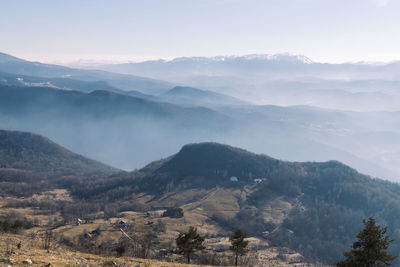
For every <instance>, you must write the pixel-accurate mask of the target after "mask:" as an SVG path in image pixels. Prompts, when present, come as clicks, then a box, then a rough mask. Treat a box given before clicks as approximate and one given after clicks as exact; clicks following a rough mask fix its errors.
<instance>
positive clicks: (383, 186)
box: [76, 143, 400, 263]
mask: <svg viewBox="0 0 400 267" xmlns="http://www.w3.org/2000/svg"><path fill="white" fill-rule="evenodd" d="M232 177H236V178H237V181H235V180H234V181H232V180H231V178H232ZM100 184H101V185H99V183H98V184H94V183H92V184H91V185H90V186H89V185H86V189H84V188H85V185H81V186H79V187H76V188H79V192H76V193H78V195H81V196H84V197H85V198H93V199H103V198H107V199H111V198H112V197H113V198H114V199H115V198H117V199H120V200H121V201H124V200H128V199H129V198H130V197H131V196H132V194H133V195H135V194H143V193H146V194H149V195H152V196H153V199H152V201H153V202H148V205H174V206H180V205H182V204H185V203H186V204H187V203H193V201H197V200H194V198H193V193H185V192H197V191H201V192H215V190H225V191H224V192H226V190H228V191H231V192H232V194H234V193H233V192H236V191H235V190H240V192H241V196H240V198H237V199H236V200H234V201H232V200H227V199H226V198H223V199H222V198H221V199H218V200H213V201H214V202H215V203H216V204H215V205H216V206H217V207H218V205H219V204H221V203H224V205H231V206H232V207H239V208H238V209H237V210H236V213H235V215H234V217H229V218H226V215H224V214H225V213H224V210H221V211H218V209H216V208H214V209H213V210H212V211H209V213H207V212H206V211H207V207H202V208H203V212H206V213H207V214H208V216H210V219H211V220H213V221H215V222H216V223H218V224H219V225H220V226H221V227H222V228H224V229H226V230H232V229H234V228H242V229H244V230H245V231H246V232H248V233H249V234H250V235H254V236H258V237H263V238H266V239H267V240H268V241H269V242H271V244H275V245H278V246H287V247H291V248H292V249H295V250H297V251H300V252H301V253H303V255H305V256H307V257H310V258H312V259H318V260H321V261H323V262H326V263H334V262H336V261H337V260H338V259H340V258H341V257H342V255H343V251H345V250H346V249H348V247H349V246H350V245H351V243H352V241H353V239H354V237H355V235H356V234H357V232H358V231H359V230H360V229H361V227H362V224H361V222H362V219H364V218H368V217H369V216H373V217H375V218H377V219H378V222H379V223H380V224H383V225H386V226H388V232H389V235H390V236H391V237H392V238H394V239H395V240H399V242H400V233H399V232H398V230H397V229H400V220H399V219H398V218H400V186H399V185H398V184H395V183H390V182H387V181H384V180H379V179H372V178H370V177H369V176H366V175H363V174H360V173H358V172H357V171H356V170H354V169H352V168H351V167H349V166H346V165H344V164H342V163H340V162H338V161H328V162H322V163H317V162H287V161H281V160H276V159H273V158H270V157H268V156H265V155H257V154H254V153H251V152H248V151H245V150H242V149H239V148H234V147H231V146H227V145H222V144H217V143H200V144H191V145H186V146H184V147H183V148H182V149H181V150H180V151H179V152H178V153H177V154H175V155H173V156H171V157H168V158H166V159H163V160H160V161H158V162H153V163H151V164H149V165H148V166H147V167H145V168H143V169H142V170H140V171H138V172H133V173H130V174H127V173H120V174H116V175H113V176H112V179H108V180H103V181H102V182H101V183H100ZM193 190H195V191H193ZM204 190H206V191H204ZM207 190H209V191H207ZM210 194H214V193H210ZM171 195H174V196H179V197H176V198H172V197H170V196H171ZM206 195H207V193H205V195H203V197H207V196H206ZM213 198H215V196H213ZM174 201H175V202H174ZM219 201H220V202H221V203H219V204H218V202H219ZM166 203H167V204H166ZM276 203H286V204H285V207H286V208H284V209H282V207H278V206H277V204H276ZM199 205H200V207H201V204H199ZM235 209H236V208H235ZM271 209H272V210H275V211H274V212H277V210H279V212H278V214H281V213H282V214H281V215H279V216H278V217H279V218H277V217H276V215H274V214H275V213H274V214H271V213H270V212H271V211H269V210H271ZM265 231H268V232H269V233H270V234H269V235H268V236H267V237H265V236H263V235H262V232H265ZM399 247H400V246H399V244H397V243H395V244H394V245H393V246H392V252H396V251H398V248H399ZM395 254H396V253H395Z"/></svg>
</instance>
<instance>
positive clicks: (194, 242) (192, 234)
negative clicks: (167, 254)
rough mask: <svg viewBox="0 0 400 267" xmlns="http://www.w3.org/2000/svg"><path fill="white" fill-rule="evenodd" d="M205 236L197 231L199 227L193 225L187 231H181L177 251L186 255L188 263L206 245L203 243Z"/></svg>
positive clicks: (177, 241) (177, 240)
mask: <svg viewBox="0 0 400 267" xmlns="http://www.w3.org/2000/svg"><path fill="white" fill-rule="evenodd" d="M203 242H204V237H203V236H200V235H199V234H198V233H197V228H195V227H193V226H191V227H189V231H188V232H187V233H184V234H183V233H180V234H179V236H178V238H177V239H176V245H177V250H176V253H178V254H181V255H184V256H185V257H186V258H187V263H188V264H189V263H190V259H191V258H192V257H193V255H195V254H196V252H197V251H202V250H204V249H205V248H206V247H205V246H204V245H203Z"/></svg>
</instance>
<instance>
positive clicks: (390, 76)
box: [95, 54, 400, 111]
mask: <svg viewBox="0 0 400 267" xmlns="http://www.w3.org/2000/svg"><path fill="white" fill-rule="evenodd" d="M95 68H97V69H103V70H107V71H114V72H119V73H125V74H134V75H142V76H146V77H152V78H155V79H162V80H167V81H170V82H174V83H180V84H185V85H187V86H192V87H195V88H202V89H206V90H212V91H216V92H219V93H224V94H227V95H231V96H234V97H236V98H239V99H242V100H246V101H249V102H252V103H257V104H272V105H285V106H287V105H312V106H318V107H323V108H332V109H341V110H355V111H377V110H391V111H395V110H399V106H400V94H399V91H398V90H397V88H398V86H399V78H398V74H399V73H400V63H399V62H393V63H387V64H367V63H343V64H326V63H318V62H312V61H311V60H309V59H308V58H307V57H305V56H301V55H290V54H281V55H247V56H226V57H224V56H219V57H211V58H208V57H186V58H177V59H173V60H169V61H166V60H155V61H145V62H139V63H125V64H111V65H97V66H95Z"/></svg>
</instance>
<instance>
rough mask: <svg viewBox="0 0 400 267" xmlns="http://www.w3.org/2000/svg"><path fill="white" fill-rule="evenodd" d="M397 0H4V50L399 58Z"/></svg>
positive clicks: (64, 56)
mask: <svg viewBox="0 0 400 267" xmlns="http://www.w3.org/2000/svg"><path fill="white" fill-rule="evenodd" d="M399 14H400V0H142V1H136V0H108V1H106V0H68V1H54V0H35V1H33V0H0V52H4V53H8V54H12V55H14V56H17V57H21V58H24V59H28V60H35V61H42V62H53V63H54V62H72V61H76V60H95V61H104V62H107V61H109V62H124V61H143V60H148V59H158V58H164V59H172V58H175V57H182V56H217V55H245V54H277V53H292V54H301V55H305V56H307V57H309V58H310V59H312V60H313V61H319V62H330V63H338V62H349V61H352V62H355V61H357V62H358V61H373V62H376V61H393V60H400V32H399V29H400V16H399Z"/></svg>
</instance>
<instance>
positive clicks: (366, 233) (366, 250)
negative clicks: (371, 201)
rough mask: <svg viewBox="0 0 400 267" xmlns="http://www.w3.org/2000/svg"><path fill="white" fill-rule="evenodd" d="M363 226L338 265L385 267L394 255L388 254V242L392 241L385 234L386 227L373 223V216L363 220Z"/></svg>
mask: <svg viewBox="0 0 400 267" xmlns="http://www.w3.org/2000/svg"><path fill="white" fill-rule="evenodd" d="M363 223H364V225H365V228H364V229H363V230H361V232H360V233H358V235H357V239H358V240H357V241H355V242H354V243H353V246H352V250H350V251H349V252H345V253H344V255H345V256H346V259H345V260H344V261H342V262H339V263H338V264H337V265H336V266H338V267H385V266H389V265H390V263H389V262H390V261H392V260H394V259H395V258H396V257H394V256H392V255H390V254H388V253H387V252H386V250H387V249H388V247H389V245H390V243H392V242H393V240H391V239H390V238H389V237H388V236H386V230H387V229H386V227H381V226H379V225H376V224H375V220H374V219H373V218H369V219H368V221H366V220H363Z"/></svg>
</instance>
